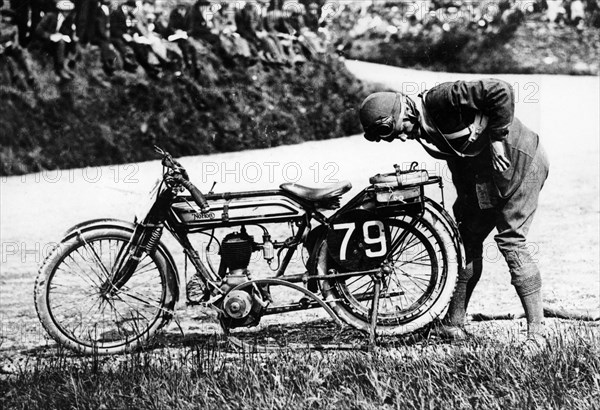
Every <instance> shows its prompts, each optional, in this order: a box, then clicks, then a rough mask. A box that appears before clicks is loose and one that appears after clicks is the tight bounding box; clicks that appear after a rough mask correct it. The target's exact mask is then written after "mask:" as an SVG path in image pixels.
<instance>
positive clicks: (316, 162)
mask: <svg viewBox="0 0 600 410" xmlns="http://www.w3.org/2000/svg"><path fill="white" fill-rule="evenodd" d="M348 66H349V67H350V69H351V70H352V71H353V72H354V73H355V74H356V75H357V76H358V77H360V78H363V79H365V80H374V81H381V79H385V82H386V84H387V85H388V86H390V87H394V88H396V89H399V90H400V89H404V90H405V91H406V92H408V93H409V94H414V93H416V91H417V90H419V89H423V88H427V87H431V86H432V85H434V84H435V83H436V82H441V81H448V80H453V79H466V78H476V77H477V76H473V75H462V74H461V75H453V74H447V73H431V72H420V71H414V70H403V69H399V68H392V67H384V66H376V65H373V64H367V63H358V62H348ZM498 77H499V78H502V79H505V80H507V81H509V82H510V83H511V84H513V86H514V87H515V90H516V91H517V116H518V117H520V118H521V120H522V121H523V122H524V123H525V124H527V125H529V126H530V127H531V128H532V129H534V130H536V131H537V132H539V134H540V136H541V141H542V144H544V146H545V147H546V149H547V151H548V154H549V157H550V161H551V170H550V176H549V179H548V181H547V183H546V186H545V187H544V191H543V193H542V196H541V198H540V206H539V210H538V214H537V216H536V221H535V222H534V225H533V227H532V230H531V232H530V236H529V241H530V247H531V250H532V251H533V254H534V257H535V258H536V259H537V261H538V263H539V266H540V269H541V271H542V275H543V280H544V290H543V292H544V293H543V295H544V301H545V302H546V303H547V304H548V305H550V306H554V307H568V308H580V309H587V310H592V311H594V310H595V311H598V309H599V308H600V305H599V303H600V302H599V301H600V297H599V293H600V277H599V254H600V247H599V243H598V241H599V236H600V235H599V226H600V225H599V224H600V219H599V217H600V214H599V210H600V205H599V193H600V190H599V175H598V166H599V155H600V154H599V135H600V127H599V120H598V112H600V107H599V102H598V96H599V95H600V94H599V79H598V78H597V77H566V76H504V75H499V76H498ZM411 161H418V162H419V163H420V164H421V165H422V166H423V167H426V168H427V169H430V170H432V171H436V172H437V173H438V174H441V175H443V176H444V177H445V178H446V180H447V183H446V201H447V204H451V203H452V201H453V199H454V196H455V194H454V192H453V189H452V187H451V183H450V180H449V172H448V170H447V169H446V168H445V166H444V164H443V163H441V162H438V161H436V160H433V159H431V158H429V157H428V156H427V155H426V154H425V153H424V152H423V151H422V149H421V148H420V146H418V144H416V143H405V144H402V143H400V142H396V143H393V144H389V145H388V144H387V143H380V144H374V143H368V142H366V141H365V140H364V139H363V138H362V137H361V136H352V137H347V138H340V139H336V140H328V141H320V142H310V143H304V144H300V145H294V146H284V147H278V148H273V149H268V150H255V151H246V152H237V153H229V154H219V155H211V156H200V157H187V158H183V159H182V160H181V162H182V163H183V165H184V166H185V167H186V168H187V169H188V171H189V172H190V175H191V178H192V180H193V181H194V182H195V183H196V185H197V186H199V187H200V188H201V189H202V190H203V191H208V190H209V188H210V186H211V185H212V183H213V181H216V182H217V186H216V188H215V190H216V191H230V190H256V189H261V188H273V187H276V186H278V185H279V184H280V183H282V182H300V183H303V184H306V185H324V184H327V183H331V182H335V181H339V180H345V179H347V180H350V181H351V182H352V184H353V186H354V188H353V190H352V191H351V192H350V193H348V194H346V195H345V199H346V200H349V199H350V198H351V197H352V196H353V195H354V194H355V193H357V192H358V191H359V190H360V189H362V188H363V187H364V186H366V185H367V184H368V178H369V177H370V176H371V175H374V174H376V173H379V172H390V171H391V170H392V165H393V164H395V163H399V164H408V163H410V162H411ZM159 175H160V164H159V163H158V162H157V161H151V162H146V163H138V164H131V165H121V166H108V167H101V168H90V169H76V170H65V171H53V172H45V173H40V174H30V175H25V176H22V177H10V178H4V179H2V180H1V181H0V195H1V199H0V201H1V202H0V218H1V219H0V220H1V224H0V237H1V245H2V249H1V264H0V315H1V316H0V326H1V337H2V341H1V345H0V351H3V352H5V353H7V352H11V351H15V350H16V349H22V348H31V347H35V346H39V345H44V344H45V343H46V339H45V333H44V332H43V330H42V329H41V327H40V325H39V323H38V321H37V317H36V315H35V309H34V307H33V298H32V292H33V283H34V279H35V275H36V273H37V268H38V265H39V263H40V262H41V260H42V259H43V257H44V255H45V254H46V253H47V252H48V251H49V249H50V248H51V245H52V243H53V242H55V241H57V240H59V239H60V237H61V235H62V233H63V232H64V231H65V230H66V229H67V228H68V227H70V226H71V225H74V224H75V223H78V222H80V221H83V220H86V219H91V218H98V217H114V218H121V219H127V220H131V219H132V217H133V211H134V210H135V207H136V204H138V203H139V202H140V200H141V199H143V198H144V194H145V192H147V190H148V189H149V187H150V185H151V183H152V181H153V180H154V179H155V178H157V177H158V176H159ZM431 195H432V196H433V197H434V198H438V199H439V197H438V196H437V194H436V193H435V191H431ZM170 243H172V242H170ZM174 253H175V255H176V257H178V255H180V253H179V252H174ZM178 264H179V267H180V268H182V266H183V259H182V258H178ZM519 306H520V304H519V302H518V299H517V296H516V294H515V292H514V289H513V288H512V287H511V285H510V277H509V274H508V271H507V268H506V265H505V263H504V261H503V260H502V257H501V255H500V254H499V252H498V250H497V248H496V246H495V244H494V242H493V239H492V238H491V237H490V238H488V240H487V242H486V247H485V273H484V277H483V279H482V281H481V284H480V286H479V287H478V289H477V291H476V292H475V294H474V297H473V305H472V309H471V311H472V312H481V311H484V312H491V313H502V312H507V311H519Z"/></svg>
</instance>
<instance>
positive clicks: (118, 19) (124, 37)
mask: <svg viewBox="0 0 600 410" xmlns="http://www.w3.org/2000/svg"><path fill="white" fill-rule="evenodd" d="M135 7H136V4H135V0H127V1H126V2H125V3H124V4H122V5H120V6H118V7H117V8H116V9H115V10H114V11H113V12H112V13H111V14H110V41H111V43H112V44H113V46H114V47H115V48H116V49H117V51H118V52H119V54H120V55H121V58H122V60H123V68H124V69H125V70H127V71H130V72H133V73H134V72H135V71H136V70H137V67H138V63H137V60H136V57H135V52H134V51H133V47H132V43H133V35H134V33H135V32H136V21H135V16H134V15H133V10H134V9H135Z"/></svg>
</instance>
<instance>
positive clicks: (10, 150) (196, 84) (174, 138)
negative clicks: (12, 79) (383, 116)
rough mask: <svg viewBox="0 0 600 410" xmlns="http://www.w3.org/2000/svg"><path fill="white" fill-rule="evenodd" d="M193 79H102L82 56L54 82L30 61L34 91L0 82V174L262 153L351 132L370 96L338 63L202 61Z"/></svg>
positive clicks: (92, 61) (210, 57) (90, 55)
mask: <svg viewBox="0 0 600 410" xmlns="http://www.w3.org/2000/svg"><path fill="white" fill-rule="evenodd" d="M202 59H203V60H202V64H201V69H202V73H201V74H200V76H199V77H198V79H197V80H196V79H191V78H187V77H185V76H184V77H182V78H179V79H177V78H175V77H173V76H169V75H167V76H166V77H164V78H162V79H160V80H149V79H148V78H147V77H146V76H145V75H144V73H143V72H138V73H135V74H129V73H125V72H119V73H117V74H116V75H114V76H113V77H112V78H106V77H105V76H104V74H103V73H102V71H101V68H100V65H99V61H98V60H99V59H98V56H97V52H95V51H92V52H90V51H88V52H86V53H84V54H83V60H82V61H81V62H80V63H79V64H78V68H77V70H76V71H77V77H76V79H75V80H74V81H73V82H71V83H69V84H64V85H59V84H57V81H56V79H55V78H54V73H53V72H52V71H51V64H50V63H49V62H47V65H46V66H45V67H41V66H40V63H39V62H36V63H35V66H36V68H37V69H36V73H37V81H38V87H37V89H36V90H25V91H24V90H19V89H17V88H15V87H13V86H7V85H6V84H4V85H2V84H0V99H1V100H2V104H0V130H1V132H0V146H1V148H0V163H1V169H0V175H15V174H23V173H27V172H36V171H40V170H44V169H56V168H73V167H85V166H94V165H105V164H114V163H124V162H134V161H143V160H149V159H153V158H154V153H153V149H152V146H153V145H154V144H159V145H160V146H162V147H164V148H166V149H167V150H168V151H170V152H171V153H172V154H174V155H175V156H183V155H196V154H209V153H212V152H223V151H236V150H242V149H246V148H263V147H264V148H266V147H272V146H277V145H282V144H293V143H298V142H302V141H309V140H318V139H327V138H334V137H340V136H343V135H348V134H352V133H356V132H359V128H360V123H359V122H358V116H357V115H356V111H355V110H356V108H357V106H358V105H359V103H360V101H361V100H362V99H363V98H364V97H365V96H366V95H367V94H368V92H367V90H366V89H365V88H364V86H363V85H362V84H361V83H360V82H359V81H357V80H356V79H355V78H354V77H353V76H352V75H351V74H350V73H349V72H348V71H347V70H346V68H345V67H344V65H343V63H342V62H340V61H339V60H338V59H337V58H334V57H328V56H325V57H323V58H322V59H321V60H318V61H313V62H308V63H306V64H304V65H302V66H296V67H287V66H283V67H282V66H267V65H263V64H262V63H261V62H258V63H256V64H254V65H250V66H248V65H247V64H242V63H239V62H233V61H223V60H222V59H221V58H220V57H218V56H217V55H215V54H213V53H212V52H209V53H207V54H205V55H204V56H202Z"/></svg>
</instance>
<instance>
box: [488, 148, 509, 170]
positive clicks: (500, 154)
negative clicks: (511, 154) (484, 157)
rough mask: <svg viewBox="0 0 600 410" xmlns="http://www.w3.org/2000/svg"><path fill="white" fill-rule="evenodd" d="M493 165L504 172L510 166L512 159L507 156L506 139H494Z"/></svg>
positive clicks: (495, 168)
mask: <svg viewBox="0 0 600 410" xmlns="http://www.w3.org/2000/svg"><path fill="white" fill-rule="evenodd" d="M491 147H492V166H493V167H494V170H496V171H498V172H504V171H506V170H507V169H508V168H510V160H509V159H508V157H507V156H506V149H505V148H504V141H492V143H491Z"/></svg>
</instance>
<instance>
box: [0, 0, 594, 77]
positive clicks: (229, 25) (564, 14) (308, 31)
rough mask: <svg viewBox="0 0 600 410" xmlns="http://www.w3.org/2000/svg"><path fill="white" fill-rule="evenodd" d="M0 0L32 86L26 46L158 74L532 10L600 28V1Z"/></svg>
mask: <svg viewBox="0 0 600 410" xmlns="http://www.w3.org/2000/svg"><path fill="white" fill-rule="evenodd" d="M0 2H1V4H0V8H1V15H2V24H1V26H0V64H4V65H5V66H6V67H7V68H6V70H8V71H9V72H10V73H12V74H14V75H13V77H15V78H17V77H18V76H17V75H16V73H18V72H22V73H25V75H24V78H25V81H26V82H27V83H28V84H29V85H31V84H33V83H34V82H35V76H34V75H33V72H32V69H31V67H32V64H31V60H30V57H29V53H28V51H27V49H29V50H31V51H32V52H34V53H36V52H39V53H40V55H49V56H51V57H52V60H53V63H54V70H55V72H56V74H57V76H58V77H59V78H60V80H61V81H62V82H68V81H70V80H71V79H72V78H73V77H74V76H75V74H74V71H73V69H74V67H75V65H76V64H77V56H78V51H79V50H81V48H84V47H89V46H90V45H91V46H95V47H97V49H98V50H99V55H100V59H101V62H102V67H103V69H104V71H105V73H106V74H107V75H109V76H110V75H112V74H113V73H115V72H116V71H118V70H126V71H130V72H136V71H137V70H138V67H142V68H143V69H144V70H145V72H146V73H147V74H148V75H149V76H150V77H153V78H158V77H161V76H162V75H163V74H164V73H165V72H172V73H173V74H175V75H176V76H180V75H182V74H189V75H190V76H191V77H197V76H198V75H199V72H200V68H201V65H202V58H203V55H206V54H207V53H209V52H213V53H215V54H217V55H219V56H220V57H221V58H222V59H223V60H224V61H227V62H229V63H231V64H254V63H256V62H257V61H262V62H263V63H265V64H272V65H282V66H283V65H288V66H291V65H295V64H303V63H305V62H306V61H308V60H311V59H315V58H318V56H319V55H320V54H323V53H324V52H325V50H326V47H327V44H328V43H329V42H335V43H336V45H337V46H338V51H339V52H340V53H343V51H344V49H345V48H347V47H348V46H349V45H351V44H352V40H353V39H355V38H358V37H360V36H363V35H376V36H379V37H381V38H383V41H390V39H393V38H396V39H398V38H402V36H403V35H406V34H408V35H413V36H414V37H416V36H418V35H419V33H423V32H424V31H427V32H428V33H432V32H433V33H434V34H435V32H436V30H437V32H439V33H440V36H441V35H442V34H443V32H444V31H446V32H447V31H449V30H451V29H452V27H453V26H457V25H461V26H464V27H467V28H468V29H472V30H476V31H479V32H481V33H484V34H489V33H490V32H492V33H500V35H502V32H503V31H504V32H508V33H510V32H511V30H512V31H514V30H515V29H516V27H517V26H518V24H519V23H520V22H521V21H522V20H523V19H524V15H525V14H526V13H529V12H537V13H538V14H539V13H543V14H544V16H545V19H546V20H547V21H549V22H550V24H553V25H565V24H566V25H572V26H573V27H575V28H576V29H577V30H578V31H579V32H581V31H583V30H584V29H585V28H586V27H600V7H599V4H600V0H536V1H534V2H518V1H515V0H498V1H497V2H495V1H492V2H473V1H461V0H415V1H407V0H403V1H394V0H390V1H389V2H381V1H379V2H375V3H373V2H369V1H356V2H335V1H327V0H299V1H287V2H286V0H253V1H224V0H223V1H219V0H210V1H209V0H197V1H192V0H178V1H170V2H169V3H171V4H174V5H171V6H169V7H166V6H165V3H166V1H164V0H163V1H161V0H118V1H111V0H0ZM5 3H9V4H5ZM525 5H526V7H527V9H523V7H525ZM328 25H329V28H328ZM434 37H435V36H434ZM428 39H429V40H431V36H429V37H428ZM12 74H11V75H12Z"/></svg>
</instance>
